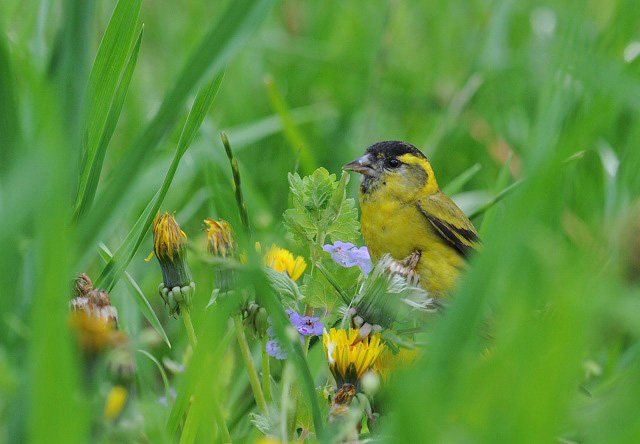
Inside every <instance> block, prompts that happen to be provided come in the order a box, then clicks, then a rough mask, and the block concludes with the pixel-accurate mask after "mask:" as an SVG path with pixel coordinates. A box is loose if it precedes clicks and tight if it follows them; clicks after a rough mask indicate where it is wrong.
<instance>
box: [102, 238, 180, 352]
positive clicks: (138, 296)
mask: <svg viewBox="0 0 640 444" xmlns="http://www.w3.org/2000/svg"><path fill="white" fill-rule="evenodd" d="M98 248H99V249H100V256H101V257H102V259H104V261H105V262H107V263H109V261H110V260H111V259H112V258H113V255H112V254H111V251H109V248H107V246H106V245H105V244H103V243H100V245H98ZM124 277H125V279H126V282H127V286H128V287H129V289H130V290H131V294H133V297H134V298H135V301H136V304H138V308H139V309H140V312H142V315H143V316H144V317H145V318H146V319H147V321H148V322H149V324H151V326H152V327H153V328H154V330H155V331H157V332H158V334H159V335H160V336H161V337H162V340H163V341H164V342H165V343H166V344H167V346H168V347H169V348H171V342H169V338H168V337H167V333H165V331H164V328H162V324H161V323H160V320H159V319H158V317H157V316H156V313H155V312H154V311H153V308H151V304H150V303H149V300H148V299H147V298H146V297H145V295H144V293H143V292H142V290H141V289H140V286H139V285H138V283H137V282H136V281H135V280H134V279H133V277H132V276H131V275H130V274H129V273H127V272H126V271H125V273H124Z"/></svg>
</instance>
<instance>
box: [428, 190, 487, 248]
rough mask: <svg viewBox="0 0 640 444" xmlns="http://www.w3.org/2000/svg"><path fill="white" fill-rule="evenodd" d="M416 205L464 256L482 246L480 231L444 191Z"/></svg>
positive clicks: (439, 232) (441, 234)
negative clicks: (479, 236)
mask: <svg viewBox="0 0 640 444" xmlns="http://www.w3.org/2000/svg"><path fill="white" fill-rule="evenodd" d="M416 205H417V206H418V210H420V212H421V213H422V214H423V215H424V217H425V218H427V220H428V221H429V223H431V225H433V227H434V228H435V229H436V231H437V232H438V234H440V236H442V237H443V238H444V239H445V240H446V241H447V242H448V243H449V244H450V245H451V246H452V247H453V248H455V249H456V250H458V251H459V252H460V254H462V255H463V256H466V255H467V254H468V253H469V252H470V251H472V250H475V249H477V248H478V247H479V246H480V239H479V238H478V232H477V231H476V229H475V227H474V226H473V224H472V223H471V221H470V220H469V219H468V218H467V216H465V214H464V213H463V212H462V210H461V209H460V208H458V206H457V205H456V204H455V203H454V202H453V201H452V200H451V199H450V198H449V197H448V196H447V195H445V194H444V193H442V192H438V193H436V194H433V195H431V196H427V197H423V198H422V199H419V200H418V202H417V204H416Z"/></svg>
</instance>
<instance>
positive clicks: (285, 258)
mask: <svg viewBox="0 0 640 444" xmlns="http://www.w3.org/2000/svg"><path fill="white" fill-rule="evenodd" d="M264 264H265V265H266V266H267V267H269V268H273V269H274V270H276V271H279V272H282V271H284V272H286V273H287V274H288V275H289V277H290V278H291V279H292V280H294V281H297V280H298V279H299V278H300V276H302V273H303V272H304V270H305V269H306V268H307V262H306V261H305V260H304V258H303V257H302V256H298V257H296V258H295V259H294V257H293V254H291V252H290V251H288V250H285V249H284V248H280V247H276V246H275V245H272V246H271V248H270V249H269V251H267V254H266V255H265V256H264Z"/></svg>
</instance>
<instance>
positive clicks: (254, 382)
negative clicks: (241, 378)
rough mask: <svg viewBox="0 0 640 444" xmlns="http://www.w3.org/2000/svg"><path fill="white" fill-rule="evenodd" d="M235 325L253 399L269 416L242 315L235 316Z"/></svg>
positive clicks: (259, 408) (264, 413) (262, 411)
mask: <svg viewBox="0 0 640 444" xmlns="http://www.w3.org/2000/svg"><path fill="white" fill-rule="evenodd" d="M233 325H234V326H235V329H236V338H238V345H239V346H240V352H241V354H242V359H243V360H244V366H245V367H246V368H247V374H248V375H249V383H250V384H251V390H253V397H254V398H255V400H256V404H257V405H258V410H260V413H261V414H263V415H267V414H268V409H267V401H266V400H265V398H264V394H263V393H262V388H261V387H260V379H259V378H258V372H256V368H255V366H254V365H253V359H251V350H249V343H248V342H247V337H246V336H245V334H244V327H243V326H242V319H240V315H235V316H234V317H233Z"/></svg>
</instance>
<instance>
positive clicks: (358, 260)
mask: <svg viewBox="0 0 640 444" xmlns="http://www.w3.org/2000/svg"><path fill="white" fill-rule="evenodd" d="M322 249H323V250H324V251H326V252H328V253H330V254H331V258H332V259H333V260H334V261H335V262H336V263H337V264H338V265H340V266H342V267H345V268H349V267H355V266H358V267H360V270H361V271H362V273H363V274H364V275H365V276H366V275H367V274H368V273H369V272H370V271H371V269H372V268H373V266H372V264H371V257H370V256H369V250H368V249H367V247H359V248H357V247H356V246H355V245H353V244H352V243H351V242H340V241H335V242H334V243H333V245H331V244H327V245H325V246H323V247H322Z"/></svg>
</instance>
